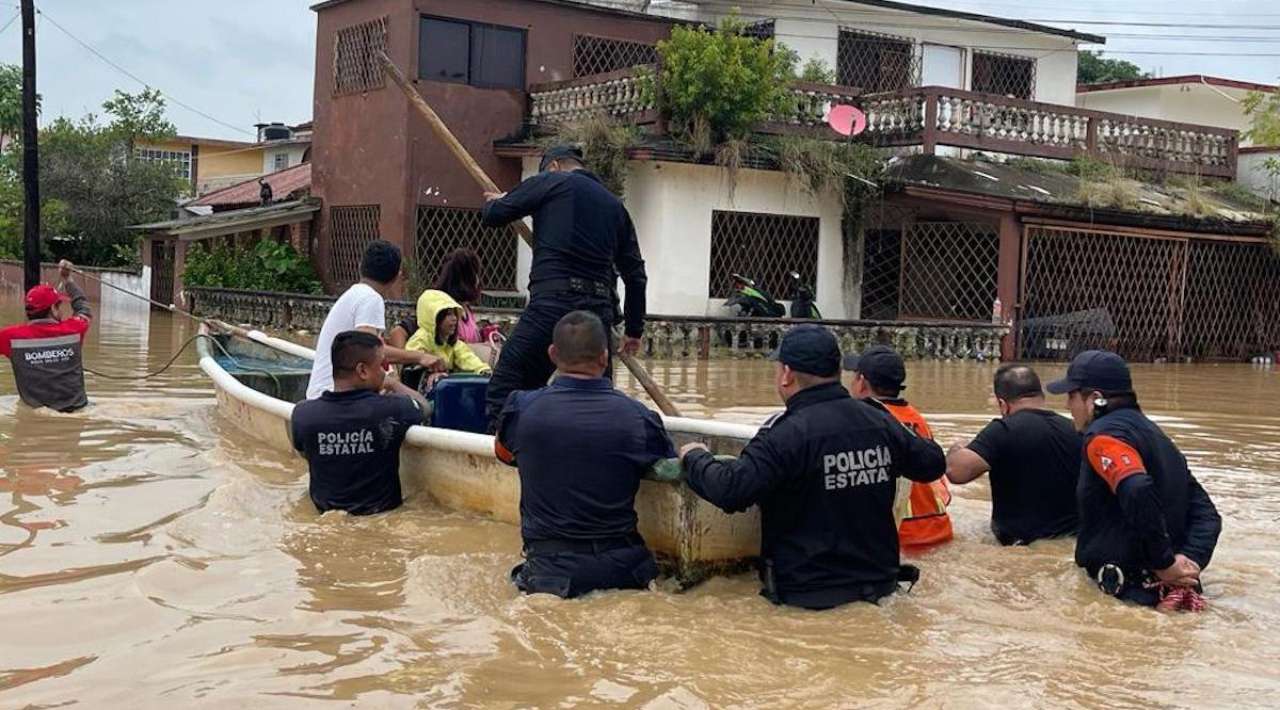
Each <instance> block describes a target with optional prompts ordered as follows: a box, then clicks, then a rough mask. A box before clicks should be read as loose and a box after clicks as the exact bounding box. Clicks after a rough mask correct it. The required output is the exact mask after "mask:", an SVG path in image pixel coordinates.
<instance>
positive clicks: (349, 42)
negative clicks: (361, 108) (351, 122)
mask: <svg viewBox="0 0 1280 710" xmlns="http://www.w3.org/2000/svg"><path fill="white" fill-rule="evenodd" d="M385 51H387V18H385V17H381V18H378V19H376V20H371V21H369V22H362V23H360V24H358V25H352V26H351V27H345V28H343V29H340V30H338V33H337V34H336V35H335V36H334V40H333V95H334V96H341V95H343V94H359V93H362V92H365V91H370V90H373V89H381V88H382V87H383V86H386V78H385V76H384V75H383V73H382V63H381V61H380V60H379V59H378V55H379V54H381V53H383V52H385Z"/></svg>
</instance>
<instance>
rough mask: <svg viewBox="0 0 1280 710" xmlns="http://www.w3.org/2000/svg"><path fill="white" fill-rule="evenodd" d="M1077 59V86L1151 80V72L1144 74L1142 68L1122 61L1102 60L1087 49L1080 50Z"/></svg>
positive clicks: (1095, 53) (1098, 54)
mask: <svg viewBox="0 0 1280 710" xmlns="http://www.w3.org/2000/svg"><path fill="white" fill-rule="evenodd" d="M1078 57H1079V58H1078V60H1077V64H1076V83H1077V84H1105V83H1107V82H1111V81H1129V80H1131V79H1150V78H1151V72H1144V71H1142V67H1139V66H1138V65H1137V64H1134V63H1133V62H1126V61H1124V60H1123V59H1104V58H1103V57H1102V55H1101V54H1100V53H1098V52H1090V51H1089V50H1087V49H1085V50H1081V52H1080V54H1079V55H1078Z"/></svg>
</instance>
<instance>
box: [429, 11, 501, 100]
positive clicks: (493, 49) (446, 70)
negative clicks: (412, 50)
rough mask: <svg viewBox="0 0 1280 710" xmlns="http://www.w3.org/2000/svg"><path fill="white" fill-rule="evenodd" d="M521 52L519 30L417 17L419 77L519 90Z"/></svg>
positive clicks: (488, 87) (489, 87)
mask: <svg viewBox="0 0 1280 710" xmlns="http://www.w3.org/2000/svg"><path fill="white" fill-rule="evenodd" d="M524 55H525V31H524V30H522V29H519V28H515V27H502V26H500V25H489V24H484V23H480V22H467V21H465V20H450V19H445V18H439V17H423V18H421V20H420V25H419V32H418V78H420V79H427V80H431V81H450V82H456V83H459V84H470V85H472V86H477V87H481V88H486V89H523V88H524Z"/></svg>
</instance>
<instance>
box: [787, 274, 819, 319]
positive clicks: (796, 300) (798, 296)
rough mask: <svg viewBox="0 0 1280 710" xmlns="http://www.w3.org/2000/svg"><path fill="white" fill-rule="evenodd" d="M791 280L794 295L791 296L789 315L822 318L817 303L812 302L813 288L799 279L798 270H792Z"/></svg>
mask: <svg viewBox="0 0 1280 710" xmlns="http://www.w3.org/2000/svg"><path fill="white" fill-rule="evenodd" d="M791 280H792V281H794V282H795V287H794V291H795V295H794V296H793V297H792V298H791V317H792V318H808V319H812V320H822V311H819V310H818V304H817V303H814V293H813V289H812V288H810V287H809V285H808V284H806V283H803V282H801V281H800V274H799V272H796V271H792V272H791Z"/></svg>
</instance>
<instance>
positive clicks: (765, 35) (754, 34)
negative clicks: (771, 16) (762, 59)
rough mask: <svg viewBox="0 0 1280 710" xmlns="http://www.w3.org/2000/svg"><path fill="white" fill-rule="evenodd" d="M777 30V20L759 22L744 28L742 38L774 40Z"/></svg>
mask: <svg viewBox="0 0 1280 710" xmlns="http://www.w3.org/2000/svg"><path fill="white" fill-rule="evenodd" d="M776 28H777V21H776V20H759V21H757V22H752V23H751V24H749V25H747V26H746V27H744V28H743V29H742V36H743V37H751V38H752V39H759V40H765V39H773V38H774V36H775V34H776V32H777V29H776Z"/></svg>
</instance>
